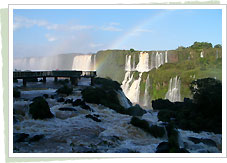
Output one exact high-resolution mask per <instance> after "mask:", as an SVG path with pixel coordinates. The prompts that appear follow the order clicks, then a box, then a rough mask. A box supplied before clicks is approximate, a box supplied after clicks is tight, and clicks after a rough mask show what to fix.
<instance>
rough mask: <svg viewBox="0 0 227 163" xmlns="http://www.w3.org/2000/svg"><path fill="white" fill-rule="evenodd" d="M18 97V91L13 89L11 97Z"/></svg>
mask: <svg viewBox="0 0 227 163" xmlns="http://www.w3.org/2000/svg"><path fill="white" fill-rule="evenodd" d="M20 95H21V93H20V91H19V90H18V89H17V88H13V97H15V98H18V97H20Z"/></svg>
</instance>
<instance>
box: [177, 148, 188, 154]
mask: <svg viewBox="0 0 227 163" xmlns="http://www.w3.org/2000/svg"><path fill="white" fill-rule="evenodd" d="M178 153H190V152H189V151H188V150H187V149H185V148H180V149H179V152H178Z"/></svg>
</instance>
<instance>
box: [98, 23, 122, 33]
mask: <svg viewBox="0 0 227 163" xmlns="http://www.w3.org/2000/svg"><path fill="white" fill-rule="evenodd" d="M119 25H120V23H117V22H111V23H109V24H108V25H106V26H102V27H101V28H100V29H101V30H104V31H114V32H119V31H122V29H121V28H119V27H116V26H119Z"/></svg>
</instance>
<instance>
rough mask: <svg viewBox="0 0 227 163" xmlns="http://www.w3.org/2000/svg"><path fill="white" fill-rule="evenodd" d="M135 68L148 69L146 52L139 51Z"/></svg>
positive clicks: (144, 70)
mask: <svg viewBox="0 0 227 163" xmlns="http://www.w3.org/2000/svg"><path fill="white" fill-rule="evenodd" d="M136 70H137V71H139V72H148V71H150V66H149V54H148V53H146V52H140V55H139V63H138V64H137V66H136Z"/></svg>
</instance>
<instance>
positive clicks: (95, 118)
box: [85, 114, 101, 122]
mask: <svg viewBox="0 0 227 163" xmlns="http://www.w3.org/2000/svg"><path fill="white" fill-rule="evenodd" d="M85 117H86V118H91V119H92V120H93V121H96V122H101V120H100V119H98V118H97V117H95V116H93V115H91V114H88V115H86V116H85Z"/></svg>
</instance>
